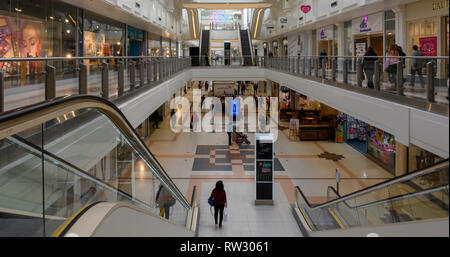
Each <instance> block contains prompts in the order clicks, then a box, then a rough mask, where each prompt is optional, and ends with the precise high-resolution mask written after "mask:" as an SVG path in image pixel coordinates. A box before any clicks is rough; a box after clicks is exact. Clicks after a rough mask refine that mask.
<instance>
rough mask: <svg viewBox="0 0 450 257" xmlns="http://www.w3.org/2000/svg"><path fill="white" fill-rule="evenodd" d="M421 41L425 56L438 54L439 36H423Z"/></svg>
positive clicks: (421, 49) (421, 48)
mask: <svg viewBox="0 0 450 257" xmlns="http://www.w3.org/2000/svg"><path fill="white" fill-rule="evenodd" d="M419 43H420V51H421V52H422V54H423V56H437V37H421V38H419Z"/></svg>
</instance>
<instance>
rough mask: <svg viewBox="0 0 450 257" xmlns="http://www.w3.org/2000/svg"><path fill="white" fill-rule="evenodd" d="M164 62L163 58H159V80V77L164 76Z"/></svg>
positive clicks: (162, 77)
mask: <svg viewBox="0 0 450 257" xmlns="http://www.w3.org/2000/svg"><path fill="white" fill-rule="evenodd" d="M165 64H166V61H165V60H164V58H162V59H161V60H160V63H159V69H160V70H159V79H160V80H161V79H164V78H165V76H166V66H165Z"/></svg>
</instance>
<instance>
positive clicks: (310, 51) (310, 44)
mask: <svg viewBox="0 0 450 257" xmlns="http://www.w3.org/2000/svg"><path fill="white" fill-rule="evenodd" d="M307 33H308V52H307V53H306V54H305V55H315V54H316V53H313V49H314V46H313V43H314V40H313V34H312V30H308V32H307Z"/></svg>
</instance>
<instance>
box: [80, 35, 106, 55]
mask: <svg viewBox="0 0 450 257" xmlns="http://www.w3.org/2000/svg"><path fill="white" fill-rule="evenodd" d="M104 45H105V35H104V34H103V33H94V32H90V31H85V32H84V55H85V56H103V53H104V50H103V46H104Z"/></svg>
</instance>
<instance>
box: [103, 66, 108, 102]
mask: <svg viewBox="0 0 450 257" xmlns="http://www.w3.org/2000/svg"><path fill="white" fill-rule="evenodd" d="M102 97H103V98H105V99H108V98H109V77H108V64H107V63H106V62H103V63H102Z"/></svg>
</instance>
